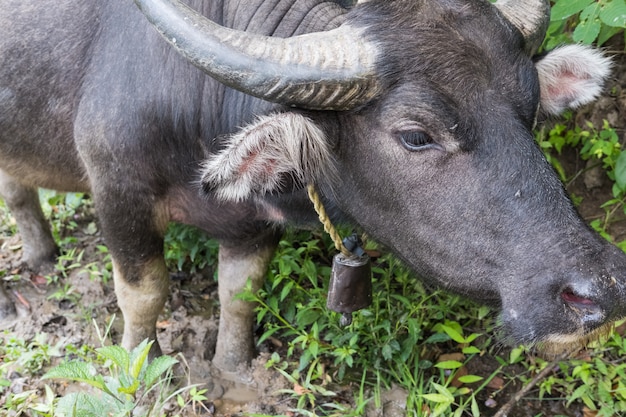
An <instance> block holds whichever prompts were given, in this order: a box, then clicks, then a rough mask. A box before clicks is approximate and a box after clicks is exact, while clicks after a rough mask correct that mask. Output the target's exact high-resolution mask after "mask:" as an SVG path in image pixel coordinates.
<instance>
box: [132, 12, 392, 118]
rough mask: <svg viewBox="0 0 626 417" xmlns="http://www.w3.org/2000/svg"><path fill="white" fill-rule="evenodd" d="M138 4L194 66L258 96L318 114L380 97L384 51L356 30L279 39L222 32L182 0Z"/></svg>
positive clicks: (239, 32) (343, 27) (349, 28)
mask: <svg viewBox="0 0 626 417" xmlns="http://www.w3.org/2000/svg"><path fill="white" fill-rule="evenodd" d="M135 3H136V4H137V6H138V7H139V9H140V10H141V11H142V12H143V13H144V14H145V15H146V17H147V18H148V20H149V21H150V22H151V23H152V24H153V25H154V26H155V27H156V29H157V30H158V31H159V33H160V34H161V35H162V36H163V37H164V38H165V39H166V40H167V41H168V42H169V43H170V44H171V45H172V46H173V47H174V48H175V49H176V50H178V52H180V53H181V54H182V55H183V56H184V57H185V58H186V59H187V60H189V61H190V62H191V63H193V64H194V65H195V66H197V67H199V68H200V69H202V70H203V71H204V72H206V73H207V74H209V75H210V76H211V77H213V78H215V79H216V80H218V81H220V82H222V83H224V84H225V85H228V86H230V87H232V88H235V89H237V90H240V91H242V92H244V93H247V94H250V95H253V96H255V97H259V98H262V99H264V100H268V101H272V102H275V103H280V104H285V105H289V106H297V107H302V108H307V109H312V110H349V109H353V108H355V107H357V106H359V105H362V104H365V103H367V102H368V101H370V100H371V99H372V98H374V97H376V96H377V95H378V93H379V92H380V91H379V90H380V87H379V84H378V80H377V77H376V74H375V72H374V62H375V60H376V48H375V47H374V46H373V45H372V44H371V42H367V41H365V40H364V39H363V37H362V36H360V33H359V31H358V30H355V29H354V28H351V27H349V26H348V25H342V26H340V27H338V28H336V29H333V30H330V31H326V32H317V33H310V34H305V35H299V36H294V37H290V38H277V37H269V36H262V35H256V34H251V33H248V32H244V31H238V30H234V29H229V28H226V27H223V26H220V25H218V24H216V23H215V22H212V21H211V20H209V19H207V18H206V17H204V16H202V15H201V14H199V13H198V12H196V11H195V10H192V9H191V8H189V7H187V6H186V5H185V4H183V3H181V2H180V1H178V0H135Z"/></svg>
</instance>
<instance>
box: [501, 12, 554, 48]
mask: <svg viewBox="0 0 626 417" xmlns="http://www.w3.org/2000/svg"><path fill="white" fill-rule="evenodd" d="M494 6H496V7H497V8H498V9H499V10H500V12H501V13H502V14H503V15H504V17H505V18H506V19H507V20H508V21H509V22H511V24H513V25H514V26H515V27H516V28H517V29H519V31H520V32H521V33H522V35H523V36H524V39H526V52H528V53H529V54H530V55H533V54H534V53H535V52H537V49H539V47H540V46H541V43H542V42H543V38H544V36H545V34H546V30H547V28H548V23H549V22H550V2H549V1H548V0H498V1H496V3H494Z"/></svg>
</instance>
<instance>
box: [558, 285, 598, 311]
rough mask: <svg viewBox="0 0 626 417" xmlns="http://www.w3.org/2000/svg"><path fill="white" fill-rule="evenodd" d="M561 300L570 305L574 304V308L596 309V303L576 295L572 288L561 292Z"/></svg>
mask: <svg viewBox="0 0 626 417" xmlns="http://www.w3.org/2000/svg"><path fill="white" fill-rule="evenodd" d="M561 298H562V299H563V301H565V302H566V303H568V304H572V305H574V306H580V307H586V308H590V307H594V306H596V303H595V302H593V301H592V300H590V299H589V298H585V297H582V296H580V295H578V294H576V293H575V292H574V291H573V290H572V289H571V288H566V289H565V290H563V292H561Z"/></svg>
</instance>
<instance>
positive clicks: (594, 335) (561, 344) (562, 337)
mask: <svg viewBox="0 0 626 417" xmlns="http://www.w3.org/2000/svg"><path fill="white" fill-rule="evenodd" d="M613 330H615V323H613V322H611V323H605V324H603V325H601V326H600V327H597V328H595V329H593V330H591V331H589V332H585V331H583V330H581V331H580V332H578V333H570V334H551V335H548V336H547V337H545V338H544V339H543V340H542V341H540V342H537V344H536V345H535V346H534V348H535V349H536V350H537V351H538V352H539V353H540V354H541V356H544V357H545V358H548V359H552V358H557V357H561V356H564V357H569V356H573V355H576V354H577V353H578V352H579V351H580V350H581V349H585V348H586V347H587V346H588V345H589V344H590V343H593V342H596V341H601V340H604V339H606V338H607V337H608V336H609V335H610V334H611V333H612V332H613Z"/></svg>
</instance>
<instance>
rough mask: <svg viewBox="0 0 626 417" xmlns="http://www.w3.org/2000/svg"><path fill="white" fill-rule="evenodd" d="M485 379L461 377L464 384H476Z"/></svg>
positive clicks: (475, 376)
mask: <svg viewBox="0 0 626 417" xmlns="http://www.w3.org/2000/svg"><path fill="white" fill-rule="evenodd" d="M483 379H484V378H483V377H482V376H478V375H463V376H462V377H459V381H461V382H462V383H464V384H473V383H474V382H478V381H482V380H483Z"/></svg>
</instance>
